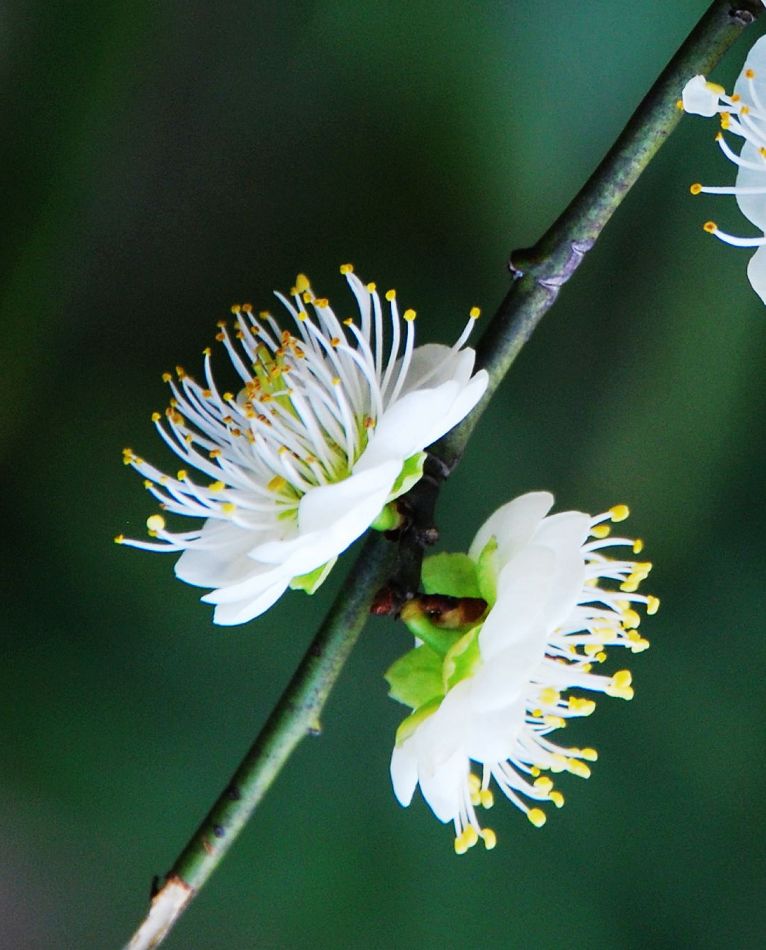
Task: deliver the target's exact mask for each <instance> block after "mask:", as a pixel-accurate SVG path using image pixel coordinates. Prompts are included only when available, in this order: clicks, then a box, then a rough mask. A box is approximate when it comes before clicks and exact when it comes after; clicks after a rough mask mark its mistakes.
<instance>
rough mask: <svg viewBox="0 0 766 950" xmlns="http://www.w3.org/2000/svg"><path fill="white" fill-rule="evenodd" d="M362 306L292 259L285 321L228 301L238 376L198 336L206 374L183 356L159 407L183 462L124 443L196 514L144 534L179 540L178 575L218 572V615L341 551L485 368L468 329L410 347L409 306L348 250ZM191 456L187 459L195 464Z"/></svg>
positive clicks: (456, 412)
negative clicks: (368, 275)
mask: <svg viewBox="0 0 766 950" xmlns="http://www.w3.org/2000/svg"><path fill="white" fill-rule="evenodd" d="M341 273H342V274H344V275H345V278H346V280H347V282H348V286H349V288H350V290H351V292H352V294H353V299H354V302H355V308H354V309H355V311H356V314H355V316H354V317H351V316H349V317H348V318H346V319H339V318H338V317H337V316H336V314H335V312H334V311H333V309H332V308H331V307H330V304H329V303H328V301H327V300H326V299H323V298H320V297H317V296H315V295H314V293H313V291H312V289H311V286H310V284H309V281H308V279H307V278H306V277H305V276H303V275H299V277H298V279H297V281H296V284H295V286H294V287H293V289H292V291H291V295H290V297H286V296H283V295H282V294H277V297H278V298H279V300H280V301H281V302H282V304H283V305H284V307H285V310H286V311H287V313H288V315H289V317H290V318H291V320H292V322H293V323H294V329H293V330H287V329H282V328H281V327H280V325H279V324H278V323H277V321H276V320H275V319H274V317H273V316H272V315H271V314H270V313H268V312H266V311H264V312H261V313H260V314H258V315H257V316H256V315H255V314H254V312H253V308H252V307H251V306H250V305H249V304H243V305H241V306H235V307H232V312H233V315H234V320H233V326H228V325H227V323H226V322H225V321H222V322H221V323H220V324H219V333H218V335H217V340H218V341H219V342H220V343H222V344H223V346H224V347H225V349H226V351H227V353H228V357H229V360H230V362H231V364H232V366H233V368H234V370H235V371H236V374H237V375H238V376H239V381H238V383H237V385H236V387H233V388H232V389H231V391H224V390H223V389H222V388H220V387H219V385H218V384H217V383H216V381H215V379H214V377H213V372H212V368H211V351H210V349H209V348H208V349H206V350H205V351H204V382H198V381H196V380H195V379H193V378H192V377H191V376H190V375H189V374H187V373H186V372H185V371H184V370H183V368H182V367H177V369H176V374H175V376H173V375H172V374H170V373H166V374H165V375H164V377H163V378H164V380H165V381H166V382H167V383H168V384H169V385H170V389H171V393H172V398H171V400H170V405H169V407H168V409H167V410H166V412H165V413H164V417H163V415H162V414H160V413H155V414H154V416H153V421H154V423H155V425H156V427H157V431H158V432H159V434H160V436H161V437H162V438H163V439H164V441H165V442H166V443H167V445H168V446H170V448H171V449H172V450H173V452H175V453H176V455H178V456H179V457H180V459H181V462H182V468H181V469H180V470H179V471H178V472H177V473H176V474H175V475H168V474H164V473H163V472H161V471H160V470H159V469H157V468H155V467H154V466H153V465H151V464H150V463H149V462H147V461H145V460H144V459H143V458H140V457H139V456H138V455H137V454H136V453H135V452H133V450H131V449H126V450H125V453H124V458H125V462H126V464H128V465H131V466H132V467H133V468H134V469H135V470H136V471H138V472H140V473H141V475H143V477H144V479H145V485H146V487H147V489H148V490H149V491H150V492H151V494H152V495H154V497H155V498H156V499H158V501H159V502H160V507H161V509H162V511H163V512H166V513H169V514H171V515H184V516H187V517H191V518H196V519H200V520H201V524H199V525H198V526H196V527H192V528H191V529H189V530H186V531H171V530H169V529H168V528H167V527H166V522H165V517H164V514H155V515H152V516H151V517H150V518H149V519H148V521H147V527H148V529H149V534H150V536H151V537H152V538H153V540H151V541H137V540H130V539H126V538H124V537H123V536H122V535H121V536H119V537H118V538H117V540H118V541H119V542H121V543H125V544H129V545H132V546H133V547H138V548H145V549H150V550H159V551H168V552H179V551H180V552H183V553H182V555H181V557H180V558H179V559H178V561H177V562H176V565H175V572H176V575H177V576H178V577H179V578H180V579H181V580H183V581H186V582H187V583H189V584H194V585H197V586H200V587H207V588H212V590H211V592H210V593H208V594H206V595H205V596H204V597H203V598H202V600H203V601H205V602H207V603H212V604H215V614H214V620H215V622H216V623H219V624H239V623H244V622H246V621H248V620H251V619H252V618H253V617H257V616H258V615H259V614H261V613H263V611H265V610H267V609H268V608H269V607H270V606H271V605H272V604H273V603H274V602H275V601H276V600H277V599H278V598H279V597H280V596H281V594H282V593H283V592H284V591H285V590H286V589H287V587H293V588H300V589H303V590H305V591H307V592H308V593H313V591H314V590H316V588H317V587H318V586H319V584H320V583H321V582H322V581H323V580H324V578H325V577H326V575H327V573H328V572H329V570H330V569H331V567H332V565H333V564H334V562H335V559H336V558H337V556H338V555H339V554H340V553H341V552H342V551H343V550H345V549H346V548H347V547H348V546H349V545H350V544H351V543H352V542H353V541H354V540H355V539H356V538H358V537H359V536H360V535H361V534H362V533H363V532H364V531H365V530H366V529H367V528H368V527H370V525H371V524H372V523H373V522H374V521H375V520H376V518H377V517H378V516H379V515H380V514H381V511H382V509H383V508H384V506H385V505H386V504H387V503H388V502H389V501H391V500H392V499H394V498H396V497H397V496H398V495H400V494H402V493H403V492H404V491H406V490H407V489H408V488H409V487H410V486H411V485H412V484H414V483H415V482H416V481H417V480H418V479H419V478H420V477H421V474H422V466H423V460H424V458H425V453H424V452H423V449H425V447H426V446H428V445H430V444H431V443H432V442H434V441H436V440H437V439H438V438H440V437H441V436H442V435H444V434H445V433H446V432H448V431H449V430H450V429H452V428H453V427H454V426H455V425H457V423H458V422H460V420H461V419H463V418H464V417H465V416H466V415H467V413H469V412H470V411H471V409H472V408H473V407H474V406H475V405H476V403H477V402H478V401H479V399H480V398H481V396H482V394H483V393H484V390H485V389H486V386H487V374H486V372H485V371H483V370H481V371H479V372H477V373H474V372H473V368H474V358H475V353H474V351H473V350H472V349H470V348H468V347H465V346H464V344H465V342H466V340H467V338H468V335H469V333H470V328H471V326H472V325H473V323H474V322H475V320H476V318H477V317H478V316H479V311H478V308H475V307H474V308H473V309H472V310H471V316H470V319H469V321H468V324H467V326H466V328H465V330H464V332H463V333H462V334H461V336H460V338H459V339H458V340H457V342H456V343H455V344H454V345H453V346H452V347H448V346H443V345H441V344H433V343H431V344H426V345H424V346H420V347H415V330H414V320H415V311H414V310H410V309H407V310H405V311H404V313H403V314H402V315H401V316H400V314H399V309H398V304H397V299H396V292H395V291H393V290H389V291H388V292H387V293H386V294H385V295H384V299H383V300H381V298H380V296H379V295H378V292H377V290H376V287H375V285H374V284H364V283H363V282H362V281H361V280H360V279H359V278H358V277H357V276H356V275H355V274H354V273H353V268H352V267H351V265H350V264H347V265H344V266H343V267H341ZM192 470H196V472H193V471H192Z"/></svg>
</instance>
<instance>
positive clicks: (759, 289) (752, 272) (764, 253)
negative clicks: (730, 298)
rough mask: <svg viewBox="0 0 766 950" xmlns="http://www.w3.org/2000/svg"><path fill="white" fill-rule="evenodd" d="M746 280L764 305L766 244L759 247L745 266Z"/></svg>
mask: <svg viewBox="0 0 766 950" xmlns="http://www.w3.org/2000/svg"><path fill="white" fill-rule="evenodd" d="M747 278H748V280H749V281H750V283H751V284H752V286H753V290H754V291H755V292H756V293H757V294H758V296H759V297H760V298H761V300H762V301H763V302H764V303H766V244H764V245H763V247H759V248H758V250H757V251H756V252H755V254H753V256H752V257H751V258H750V262H749V263H748V265H747Z"/></svg>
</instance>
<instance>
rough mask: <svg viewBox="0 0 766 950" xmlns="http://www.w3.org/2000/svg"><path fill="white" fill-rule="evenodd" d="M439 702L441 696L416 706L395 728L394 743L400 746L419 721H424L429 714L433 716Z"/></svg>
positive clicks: (439, 704)
mask: <svg viewBox="0 0 766 950" xmlns="http://www.w3.org/2000/svg"><path fill="white" fill-rule="evenodd" d="M441 703H442V701H441V697H439V698H437V699H432V700H431V701H430V702H427V703H424V705H422V706H420V707H418V709H416V710H415V712H414V713H412V715H410V716H407V718H406V719H405V720H403V721H402V722H400V723H399V728H398V729H397V730H396V744H397V745H398V746H400V745H401V744H402V743H403V742H404V741H405V740H406V739H409V737H410V736H411V735H412V733H413V732H414V731H415V730H416V729H417V728H418V726H419V725H420V724H421V722H424V721H425V720H426V719H428V717H429V716H433V714H434V713H435V712H436V710H437V709H438V708H439V706H441Z"/></svg>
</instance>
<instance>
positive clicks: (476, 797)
mask: <svg viewBox="0 0 766 950" xmlns="http://www.w3.org/2000/svg"><path fill="white" fill-rule="evenodd" d="M468 797H469V798H470V799H471V804H472V805H473V806H474V807H477V806H479V805H481V795H480V794H479V793H478V792H470V793H469V796H468Z"/></svg>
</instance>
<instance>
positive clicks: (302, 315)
mask: <svg viewBox="0 0 766 950" xmlns="http://www.w3.org/2000/svg"><path fill="white" fill-rule="evenodd" d="M308 318H309V315H308V314H307V313H306V311H305V310H299V311H298V319H299V320H300V321H301V323H303V321H304V320H308Z"/></svg>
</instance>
